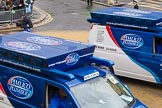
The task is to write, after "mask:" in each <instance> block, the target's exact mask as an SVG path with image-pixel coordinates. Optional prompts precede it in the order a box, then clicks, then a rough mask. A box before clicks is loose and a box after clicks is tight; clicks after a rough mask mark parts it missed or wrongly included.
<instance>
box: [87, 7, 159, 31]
mask: <svg viewBox="0 0 162 108" xmlns="http://www.w3.org/2000/svg"><path fill="white" fill-rule="evenodd" d="M90 14H91V18H90V19H87V21H88V22H90V23H97V24H101V25H114V26H123V27H132V28H138V29H148V30H161V29H162V12H160V11H148V10H147V11H146V10H138V9H131V8H124V7H108V8H106V9H100V10H96V11H93V12H91V13H90Z"/></svg>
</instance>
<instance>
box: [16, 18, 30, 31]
mask: <svg viewBox="0 0 162 108" xmlns="http://www.w3.org/2000/svg"><path fill="white" fill-rule="evenodd" d="M16 26H17V27H21V28H23V29H24V31H28V30H30V29H31V28H33V23H32V21H31V19H30V18H29V17H27V16H25V15H22V17H21V20H20V21H18V22H17V23H16Z"/></svg>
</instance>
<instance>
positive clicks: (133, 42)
mask: <svg viewBox="0 0 162 108" xmlns="http://www.w3.org/2000/svg"><path fill="white" fill-rule="evenodd" d="M120 41H121V43H122V44H123V45H124V46H125V47H127V48H130V49H137V48H140V47H141V46H142V45H143V43H144V42H143V39H142V38H141V37H140V36H138V35H136V34H125V35H123V36H122V37H121V39H120Z"/></svg>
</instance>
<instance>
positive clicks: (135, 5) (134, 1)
mask: <svg viewBox="0 0 162 108" xmlns="http://www.w3.org/2000/svg"><path fill="white" fill-rule="evenodd" d="M133 4H134V9H139V6H138V3H137V0H133Z"/></svg>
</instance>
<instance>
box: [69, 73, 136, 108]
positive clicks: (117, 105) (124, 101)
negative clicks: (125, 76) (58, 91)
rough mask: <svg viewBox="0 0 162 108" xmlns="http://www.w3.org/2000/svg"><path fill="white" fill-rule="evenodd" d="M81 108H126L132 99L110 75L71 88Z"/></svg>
mask: <svg viewBox="0 0 162 108" xmlns="http://www.w3.org/2000/svg"><path fill="white" fill-rule="evenodd" d="M71 91H72V92H73V94H74V96H75V97H76V99H77V101H78V103H79V104H80V106H81V108H128V104H129V103H130V102H131V101H133V97H132V96H131V95H130V94H129V92H128V91H127V90H126V89H125V87H124V86H123V85H122V84H120V82H119V81H118V80H117V79H115V78H114V77H113V76H112V75H111V74H108V75H107V76H106V77H99V78H95V79H93V80H90V81H87V82H86V83H84V84H80V85H78V86H75V87H72V88H71Z"/></svg>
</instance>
